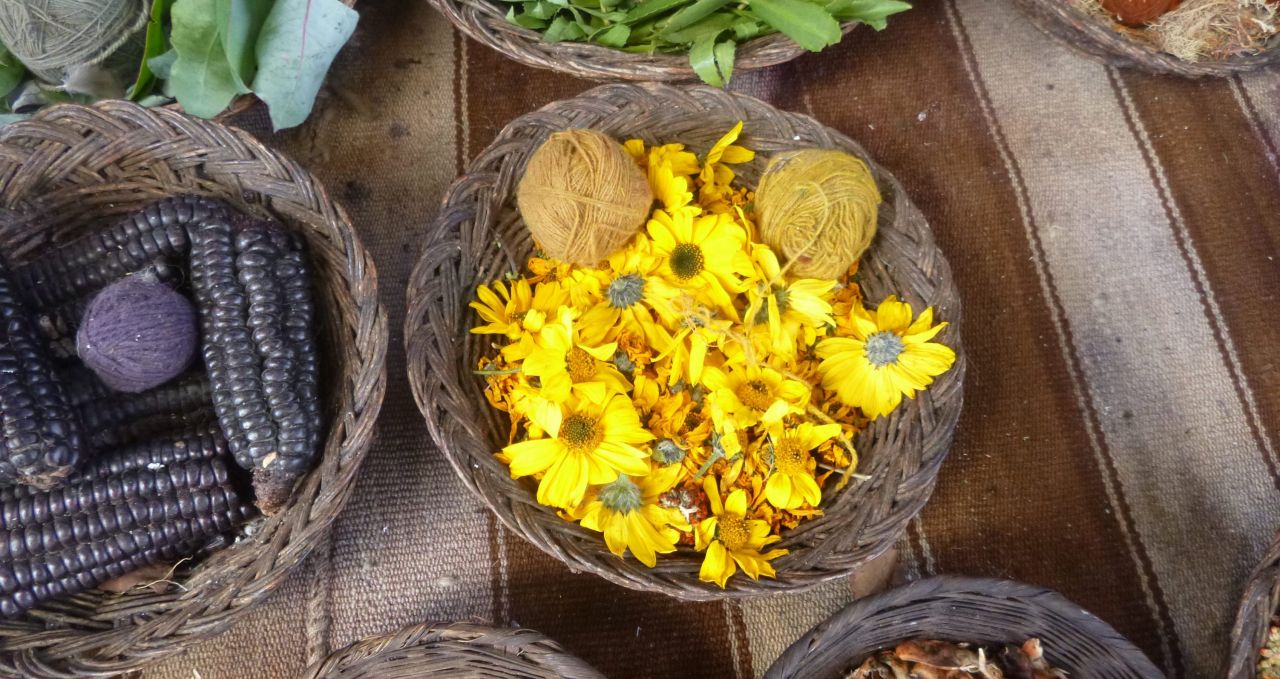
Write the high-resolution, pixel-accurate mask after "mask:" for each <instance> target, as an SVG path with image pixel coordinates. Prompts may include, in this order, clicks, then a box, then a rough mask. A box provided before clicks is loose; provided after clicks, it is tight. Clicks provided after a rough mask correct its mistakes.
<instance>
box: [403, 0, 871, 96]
mask: <svg viewBox="0 0 1280 679" xmlns="http://www.w3.org/2000/svg"><path fill="white" fill-rule="evenodd" d="M428 2H430V3H431V6H432V7H434V8H436V10H438V11H439V12H440V13H441V14H443V15H445V17H447V18H448V19H449V21H451V22H453V25H454V26H456V27H458V29H459V30H461V31H462V32H463V33H464V34H466V35H467V37H469V38H471V39H472V40H475V41H476V42H478V43H480V44H482V45H485V46H488V47H491V48H493V49H495V50H497V51H498V52H500V53H501V54H502V55H503V56H506V57H507V58H508V59H514V60H515V61H518V62H520V63H522V64H525V65H527V66H533V67H535V68H547V69H551V70H553V71H560V72H561V73H568V74H569V75H574V76H577V77H579V78H587V79H590V80H643V81H690V80H697V79H698V76H697V74H696V73H694V72H693V68H691V67H690V66H689V56H688V55H687V54H637V53H632V52H624V51H622V50H619V49H613V48H612V47H605V46H603V45H595V44H590V43H582V42H547V41H545V40H543V39H542V34H541V33H539V32H537V31H534V30H531V29H528V28H523V27H520V26H517V25H515V24H513V23H511V22H510V21H508V20H507V17H506V12H507V5H506V4H505V3H503V2H498V1H497V0H428ZM857 25H858V22H855V21H850V22H846V23H845V24H843V25H842V26H841V28H842V29H843V31H844V33H845V34H846V35H848V33H849V32H850V31H852V30H853V29H854V27H855V26H857ZM805 51H806V50H805V49H804V48H803V47H801V46H800V45H797V44H796V43H795V41H794V40H792V39H791V38H788V37H786V36H785V35H782V34H778V33H775V34H772V35H766V36H762V37H759V38H753V39H751V40H748V41H746V42H744V43H742V44H740V45H738V51H737V53H736V55H735V57H734V62H733V69H734V72H735V73H741V72H743V71H748V70H751V69H756V68H764V67H766V66H774V65H777V64H781V63H783V62H786V61H791V60H792V59H795V58H796V57H798V56H800V55H801V54H804V53H805Z"/></svg>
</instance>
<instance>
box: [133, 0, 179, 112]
mask: <svg viewBox="0 0 1280 679" xmlns="http://www.w3.org/2000/svg"><path fill="white" fill-rule="evenodd" d="M170 4H171V1H170V0H151V15H150V16H149V17H147V34H146V37H145V39H144V43H143V47H142V61H141V62H140V63H139V66H138V77H137V78H136V79H135V80H134V81H133V86H132V87H130V88H129V93H128V96H129V98H130V99H132V100H134V101H139V100H141V99H142V98H143V97H145V96H147V95H148V94H150V93H151V89H152V88H153V87H155V84H156V77H157V76H156V73H155V71H153V70H151V64H150V62H151V59H152V58H153V57H158V56H160V55H161V54H164V52H165V50H167V49H168V48H169V44H168V40H166V39H165V35H164V17H165V15H166V14H167V13H168V12H169V5H170Z"/></svg>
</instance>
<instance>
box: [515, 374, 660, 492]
mask: <svg viewBox="0 0 1280 679" xmlns="http://www.w3.org/2000/svg"><path fill="white" fill-rule="evenodd" d="M529 417H530V419H531V420H533V421H534V423H535V424H536V425H537V427H538V429H539V430H541V431H543V432H545V433H546V435H547V437H548V438H539V439H531V440H528V441H521V442H520V443H513V444H511V445H509V446H507V447H506V448H504V449H503V450H502V453H501V454H500V459H503V460H504V461H505V462H507V463H508V464H509V465H510V466H511V478H513V479H518V478H521V477H524V476H531V475H534V474H539V473H541V474H543V476H542V480H541V481H540V482H539V483H538V502H540V503H542V504H544V505H548V506H551V507H560V508H562V509H572V508H574V507H577V506H578V505H579V504H581V503H582V498H583V496H584V495H586V492H587V486H588V485H600V484H605V483H613V482H614V481H616V480H617V479H618V475H619V474H629V475H632V476H641V475H644V474H646V473H648V471H649V453H648V451H645V450H642V449H640V448H637V447H636V445H637V444H641V443H648V442H649V441H651V440H653V434H651V433H649V432H648V431H647V430H645V428H644V427H642V426H641V425H640V418H639V416H637V415H636V411H635V407H634V406H632V404H631V399H629V398H627V397H626V396H622V395H615V396H613V397H612V398H610V399H609V401H608V402H607V403H605V404H603V405H599V404H595V403H591V402H589V401H580V400H572V399H571V400H569V401H567V402H565V403H564V404H563V405H561V406H558V407H547V408H534V409H533V410H532V412H530V413H529Z"/></svg>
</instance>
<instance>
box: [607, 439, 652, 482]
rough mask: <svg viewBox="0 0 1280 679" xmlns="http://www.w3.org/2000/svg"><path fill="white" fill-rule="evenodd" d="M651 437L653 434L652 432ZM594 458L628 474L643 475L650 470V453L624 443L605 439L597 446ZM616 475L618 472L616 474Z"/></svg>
mask: <svg viewBox="0 0 1280 679" xmlns="http://www.w3.org/2000/svg"><path fill="white" fill-rule="evenodd" d="M649 436H650V437H652V436H653V435H652V434H650V435H649ZM592 458H593V459H597V460H600V461H602V462H604V463H605V464H607V465H608V466H609V468H610V469H612V470H614V471H616V472H621V473H623V474H626V475H628V476H643V475H645V474H647V473H648V472H649V454H648V453H646V452H644V451H643V450H640V449H639V448H635V447H632V446H629V445H626V444H623V443H614V442H612V441H605V442H603V443H601V444H600V446H599V447H598V448H596V450H595V453H594V454H593V455H592ZM614 476H615V477H616V476H617V474H614ZM609 481H613V479H609V480H608V481H592V483H608V482H609Z"/></svg>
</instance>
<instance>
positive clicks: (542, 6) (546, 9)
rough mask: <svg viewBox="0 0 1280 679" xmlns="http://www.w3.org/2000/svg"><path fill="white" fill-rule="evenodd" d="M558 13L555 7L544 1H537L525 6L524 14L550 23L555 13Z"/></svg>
mask: <svg viewBox="0 0 1280 679" xmlns="http://www.w3.org/2000/svg"><path fill="white" fill-rule="evenodd" d="M559 11H560V8H559V7H556V6H555V5H553V4H551V3H549V2H547V1H546V0H539V2H531V3H529V4H527V5H525V13H526V14H528V15H529V16H530V17H533V18H534V19H541V20H543V21H550V20H551V19H552V18H554V17H555V15H556V12H559Z"/></svg>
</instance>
